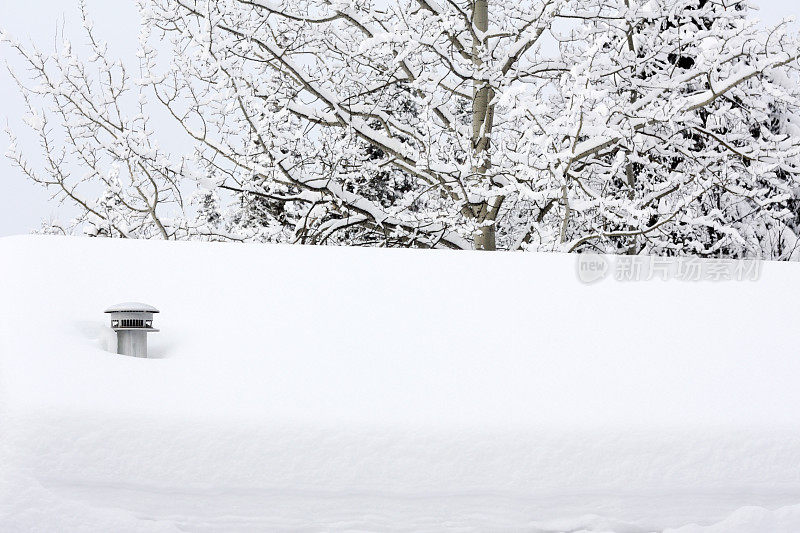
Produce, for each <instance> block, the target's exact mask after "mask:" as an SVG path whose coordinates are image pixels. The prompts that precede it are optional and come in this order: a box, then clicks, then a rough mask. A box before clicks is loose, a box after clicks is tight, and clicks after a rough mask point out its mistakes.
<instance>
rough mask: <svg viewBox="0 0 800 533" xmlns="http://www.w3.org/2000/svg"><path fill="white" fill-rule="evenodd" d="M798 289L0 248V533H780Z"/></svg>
mask: <svg viewBox="0 0 800 533" xmlns="http://www.w3.org/2000/svg"><path fill="white" fill-rule="evenodd" d="M799 284H800V268H798V265H796V264H785V263H769V264H766V265H764V268H763V271H762V276H761V280H760V281H758V282H717V283H712V282H706V283H690V282H678V281H669V282H662V281H656V282H639V283H636V282H630V283H622V282H614V281H612V280H606V281H603V282H601V283H598V284H596V285H591V286H587V285H583V284H581V283H580V282H579V281H578V280H577V277H576V275H575V257H574V256H566V255H557V254H551V255H536V254H512V253H496V254H484V253H463V252H423V251H401V250H375V249H346V248H320V247H313V248H312V247H290V246H274V245H269V246H268V245H231V244H226V245H223V244H201V243H165V242H158V241H147V242H144V241H124V240H100V239H77V238H56V237H13V238H5V239H0V387H1V388H0V468H2V470H1V471H0V530H2V531H4V532H16V531H262V530H301V531H317V530H358V531H369V530H400V531H412V530H413V531H419V530H422V531H424V530H428V531H439V530H456V531H463V530H467V531H470V530H510V529H512V530H523V531H532V532H537V531H583V530H586V531H615V532H621V533H623V532H624V533H628V532H630V533H636V532H645V531H663V530H668V531H674V532H680V533H695V532H697V533H711V532H767V531H769V532H781V531H785V532H797V531H800V505H798V504H800V409H798V406H800V387H798V379H799V377H800V357H798V337H797V324H798V321H799V320H800V307H798V305H797V295H798V285H799ZM127 300H136V301H143V302H146V303H149V304H152V305H155V306H156V307H158V308H159V309H160V310H161V313H160V314H159V315H156V317H155V323H154V326H155V327H157V328H159V329H160V330H161V332H160V333H155V334H152V335H150V336H149V340H150V346H151V350H150V351H151V355H153V358H151V359H135V358H129V357H123V356H118V355H116V354H114V353H111V352H110V351H108V348H109V347H110V346H113V341H114V338H113V334H112V333H111V331H110V329H108V328H107V324H106V321H107V318H108V317H107V316H105V315H104V314H103V310H104V309H105V308H106V307H108V306H109V305H112V304H115V303H117V302H120V301H127Z"/></svg>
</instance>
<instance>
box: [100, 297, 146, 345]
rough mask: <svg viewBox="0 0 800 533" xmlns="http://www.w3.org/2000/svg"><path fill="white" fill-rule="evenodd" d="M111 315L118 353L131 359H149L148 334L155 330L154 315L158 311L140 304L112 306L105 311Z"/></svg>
mask: <svg viewBox="0 0 800 533" xmlns="http://www.w3.org/2000/svg"><path fill="white" fill-rule="evenodd" d="M105 312H106V313H108V314H110V315H111V329H113V330H114V331H115V332H116V333H117V353H118V354H120V355H130V356H131V357H147V334H148V333H154V332H156V331H158V330H157V329H155V328H153V314H154V313H158V309H156V308H155V307H153V306H152V305H147V304H143V303H138V302H125V303H121V304H117V305H112V306H111V307H109V308H108V309H106V310H105Z"/></svg>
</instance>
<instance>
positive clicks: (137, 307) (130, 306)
mask: <svg viewBox="0 0 800 533" xmlns="http://www.w3.org/2000/svg"><path fill="white" fill-rule="evenodd" d="M104 312H105V313H158V312H159V310H158V309H156V308H155V307H153V306H152V305H148V304H143V303H140V302H123V303H121V304H117V305H112V306H111V307H109V308H108V309H106V310H105V311H104Z"/></svg>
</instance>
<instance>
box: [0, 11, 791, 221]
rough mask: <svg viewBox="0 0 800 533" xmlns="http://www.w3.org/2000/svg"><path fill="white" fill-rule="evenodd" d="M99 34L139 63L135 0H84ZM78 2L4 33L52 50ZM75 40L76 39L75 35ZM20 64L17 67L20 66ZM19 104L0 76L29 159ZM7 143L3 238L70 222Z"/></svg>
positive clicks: (768, 16) (0, 109) (10, 15)
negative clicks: (10, 154) (17, 163)
mask: <svg viewBox="0 0 800 533" xmlns="http://www.w3.org/2000/svg"><path fill="white" fill-rule="evenodd" d="M86 1H87V5H88V6H89V10H90V12H91V15H92V18H93V19H94V21H95V30H96V31H97V34H98V36H99V37H100V38H102V39H104V40H107V41H108V42H109V43H110V44H111V47H112V52H113V53H114V55H115V56H119V57H121V58H123V59H127V60H131V59H135V51H136V39H137V33H138V27H137V23H138V15H137V13H136V8H135V2H134V1H133V0H86ZM755 4H756V5H759V6H760V12H759V13H758V14H757V16H758V17H759V18H761V19H762V20H763V21H764V22H765V23H773V22H777V21H779V20H780V19H782V18H784V17H787V16H795V17H797V18H799V19H800V16H798V15H800V7H799V5H798V3H797V0H755ZM77 6H78V0H0V13H2V18H0V28H2V29H4V30H6V31H8V32H9V33H11V34H12V35H14V36H15V37H16V38H18V39H21V40H32V41H35V42H36V43H37V44H38V46H39V47H40V48H43V49H49V50H52V48H53V42H54V37H55V35H56V31H57V29H58V28H61V27H63V28H65V29H66V32H67V34H70V33H73V31H72V30H71V29H74V28H76V27H79V24H78V21H79V19H78V15H77V13H78V8H77ZM73 35H74V33H73ZM76 42H80V40H79V39H78V40H77V41H76ZM0 58H2V59H3V62H4V63H5V61H10V62H11V63H16V62H15V61H14V58H13V57H11V54H10V51H9V50H8V48H7V47H3V46H0ZM16 64H18V63H16ZM21 117H22V110H21V98H20V96H19V94H18V92H17V88H16V86H15V85H14V84H13V82H12V80H11V79H10V77H9V76H8V74H7V72H6V71H5V69H3V70H0V121H2V125H3V128H2V129H4V128H5V124H6V123H7V124H8V125H9V126H11V128H12V129H13V130H14V131H15V132H17V133H18V134H19V135H20V140H21V142H20V144H21V146H22V148H23V150H24V152H25V153H26V154H27V156H28V158H29V159H32V160H34V161H35V158H36V157H37V156H38V155H39V152H38V146H37V144H36V143H35V141H32V140H31V139H30V138H27V139H26V138H25V136H24V134H25V133H27V132H26V131H25V128H24V127H23V126H22V125H21ZM7 147H8V139H7V138H6V137H5V135H4V134H1V135H0V237H2V236H5V235H14V234H20V233H28V232H30V231H31V230H32V229H36V228H37V227H39V226H40V224H41V222H42V220H45V219H48V218H50V219H58V220H61V221H63V222H66V221H67V220H68V219H69V217H70V212H71V210H70V209H68V208H66V207H63V206H61V207H60V206H58V205H57V204H56V203H55V202H53V201H51V200H50V198H49V195H48V193H47V192H46V191H44V190H43V189H41V188H39V187H38V186H36V185H35V184H33V183H30V182H28V181H27V180H26V179H25V177H23V176H22V175H21V174H20V172H19V171H18V170H17V169H15V168H13V167H12V166H11V164H10V163H9V162H8V160H7V159H6V158H4V157H2V154H4V153H5V151H6V148H7Z"/></svg>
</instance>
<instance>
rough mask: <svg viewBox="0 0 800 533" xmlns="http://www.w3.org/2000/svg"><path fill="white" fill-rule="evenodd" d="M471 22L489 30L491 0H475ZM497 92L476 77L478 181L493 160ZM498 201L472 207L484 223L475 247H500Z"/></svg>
mask: <svg viewBox="0 0 800 533" xmlns="http://www.w3.org/2000/svg"><path fill="white" fill-rule="evenodd" d="M472 22H473V24H474V25H475V28H476V29H477V30H478V31H480V32H481V33H484V34H485V33H486V31H487V30H488V29H489V0H475V4H474V8H473V12H472ZM479 38H482V35H479V36H478V37H476V38H473V42H472V62H473V64H474V65H475V68H476V70H478V69H480V67H481V66H482V65H483V61H482V60H481V58H480V47H481V45H482V44H483V43H482V42H481V41H480V40H479ZM493 97H494V91H492V89H491V87H490V86H489V82H488V80H485V79H476V80H474V81H473V86H472V148H473V150H474V152H475V154H474V155H475V158H476V164H475V166H474V167H473V173H474V174H475V176H476V177H477V178H478V179H479V180H484V179H486V174H487V171H488V170H489V168H490V167H491V162H490V161H489V160H488V158H487V159H485V160H482V159H481V158H482V157H483V155H484V152H487V151H488V149H489V142H490V139H489V136H490V134H491V132H492V125H493V123H494V109H493V106H491V105H490V102H491V100H492V98H493ZM499 209H500V206H499V203H498V204H496V205H495V206H490V205H489V202H487V201H484V202H482V203H481V204H480V205H478V206H474V207H473V213H474V216H475V218H476V219H477V220H478V222H480V223H481V224H483V225H482V226H481V228H480V229H479V230H478V231H477V232H476V233H475V236H474V244H475V249H476V250H488V251H493V250H496V249H497V244H496V240H495V225H494V220H495V218H496V217H497V211H499Z"/></svg>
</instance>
